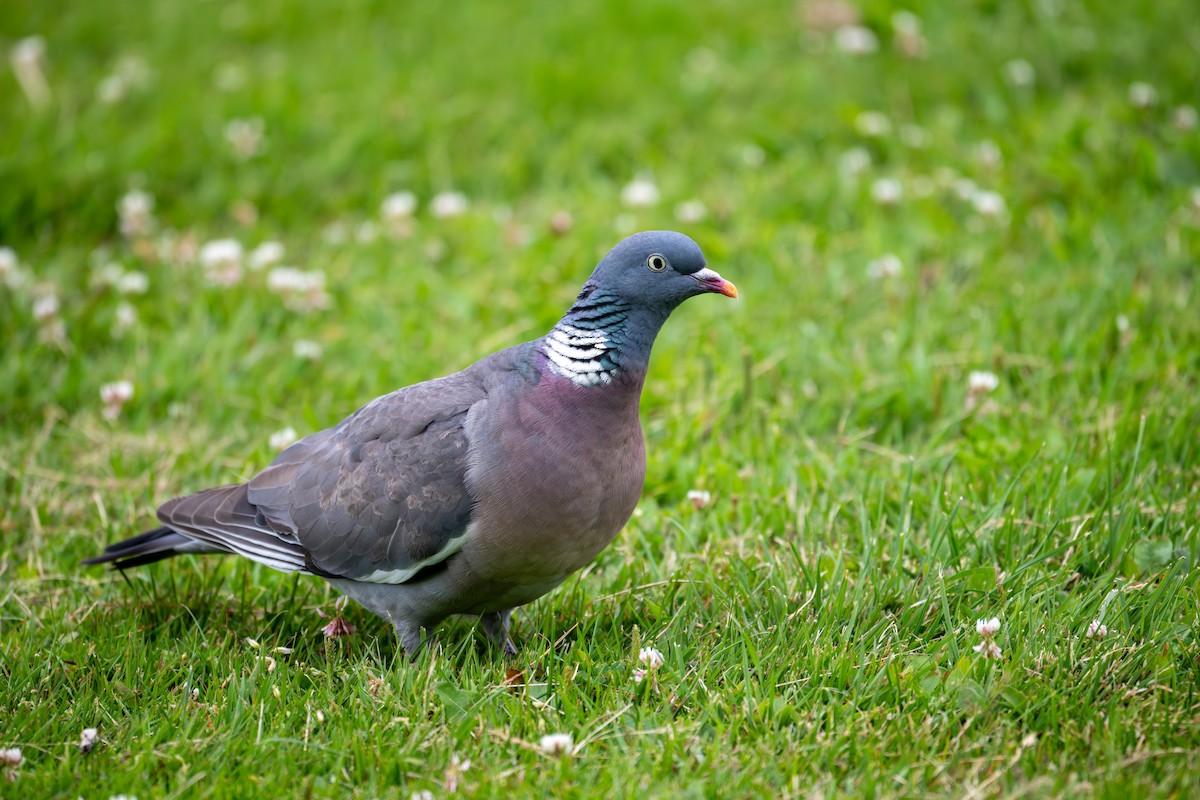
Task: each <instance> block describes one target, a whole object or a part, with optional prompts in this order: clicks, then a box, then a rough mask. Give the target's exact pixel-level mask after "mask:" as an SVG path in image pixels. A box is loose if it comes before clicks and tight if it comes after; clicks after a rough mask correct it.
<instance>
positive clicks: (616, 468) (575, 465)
mask: <svg viewBox="0 0 1200 800" xmlns="http://www.w3.org/2000/svg"><path fill="white" fill-rule="evenodd" d="M634 388H635V389H640V386H638V387H634ZM623 391H624V394H625V396H622V392H623ZM637 394H638V393H637V392H635V393H634V394H633V396H632V397H629V396H628V391H625V390H624V387H619V386H605V387H580V386H576V385H572V384H571V383H570V381H566V380H562V379H558V378H553V377H547V378H544V379H543V380H542V381H541V382H539V383H538V384H537V386H535V387H533V388H532V390H531V391H530V392H528V393H527V394H526V395H524V396H517V397H514V398H511V399H509V400H508V401H505V402H503V403H502V404H501V405H500V406H498V407H494V408H489V409H487V410H486V412H485V415H486V419H485V420H481V421H479V423H477V424H476V425H474V426H473V429H472V437H471V438H472V442H471V448H472V459H471V467H470V469H469V471H468V475H467V485H468V488H469V490H470V491H471V493H472V495H473V496H474V498H475V505H474V509H473V512H472V521H473V524H475V525H476V526H477V527H476V530H477V531H478V533H479V535H478V536H477V537H475V539H474V541H473V542H472V543H471V544H470V546H469V547H468V548H464V555H465V556H466V557H467V558H469V559H470V561H471V562H472V564H473V565H474V568H475V569H476V570H479V571H483V572H486V573H492V574H493V576H495V577H501V578H503V579H504V580H506V581H513V582H516V583H520V582H528V584H529V585H530V586H534V585H543V584H544V585H548V586H549V587H552V586H554V585H557V583H559V582H561V581H562V580H563V579H565V578H566V577H567V576H568V575H570V574H571V573H572V572H574V571H576V570H578V569H580V568H581V567H583V566H584V565H585V564H587V563H588V562H590V561H591V560H592V559H593V558H594V557H595V556H596V554H597V553H599V552H600V551H601V550H603V549H604V548H605V547H606V546H607V545H608V544H609V543H610V542H611V541H612V540H613V538H614V537H615V536H616V535H617V534H618V533H619V532H620V530H621V528H622V527H623V526H624V525H625V523H626V522H627V521H628V519H629V517H630V515H631V514H632V513H633V509H634V507H635V506H636V505H637V502H638V499H639V498H640V496H641V491H642V485H643V482H644V480H645V475H646V457H645V447H644V444H643V440H642V429H641V424H640V422H639V421H638V416H637V400H638V397H637ZM542 591H545V589H543V590H542ZM540 593H541V592H538V594H540ZM535 596H536V595H535ZM529 599H533V598H532V597H531V598H529Z"/></svg>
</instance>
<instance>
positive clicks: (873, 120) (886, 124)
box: [854, 111, 892, 139]
mask: <svg viewBox="0 0 1200 800" xmlns="http://www.w3.org/2000/svg"><path fill="white" fill-rule="evenodd" d="M854 129H855V130H856V131H858V132H859V133H860V134H862V135H863V136H867V137H870V138H872V139H875V138H878V137H880V136H887V135H888V134H889V133H891V132H892V121H891V120H890V119H888V116H887V114H884V113H883V112H882V111H860V112H859V114H858V116H856V117H855V118H854Z"/></svg>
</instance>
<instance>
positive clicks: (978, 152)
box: [975, 139, 1004, 167]
mask: <svg viewBox="0 0 1200 800" xmlns="http://www.w3.org/2000/svg"><path fill="white" fill-rule="evenodd" d="M975 160H976V161H978V162H979V163H980V164H982V165H983V166H985V167H998V166H1000V165H1001V164H1003V163H1004V154H1003V153H1001V152H1000V145H998V144H996V143H995V142H993V141H992V140H991V139H984V140H983V141H982V142H980V143H979V144H977V145H975Z"/></svg>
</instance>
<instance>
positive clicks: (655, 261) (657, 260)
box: [646, 253, 667, 272]
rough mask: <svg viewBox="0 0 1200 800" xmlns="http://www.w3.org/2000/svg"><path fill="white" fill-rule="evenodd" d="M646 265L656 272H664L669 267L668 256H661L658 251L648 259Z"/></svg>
mask: <svg viewBox="0 0 1200 800" xmlns="http://www.w3.org/2000/svg"><path fill="white" fill-rule="evenodd" d="M646 266H647V267H649V268H650V269H652V270H653V271H654V272H662V271H663V270H664V269H666V268H667V258H666V256H660V255H659V254H658V253H655V254H654V255H652V256H650V257H649V258H647V259H646Z"/></svg>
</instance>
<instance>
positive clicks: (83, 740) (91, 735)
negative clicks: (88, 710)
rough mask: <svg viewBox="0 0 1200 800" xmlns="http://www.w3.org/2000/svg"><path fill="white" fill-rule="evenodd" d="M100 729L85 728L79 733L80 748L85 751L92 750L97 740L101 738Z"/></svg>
mask: <svg viewBox="0 0 1200 800" xmlns="http://www.w3.org/2000/svg"><path fill="white" fill-rule="evenodd" d="M99 733H100V732H99V731H97V730H96V729H95V728H84V729H83V732H82V733H80V734H79V749H80V750H81V751H82V752H84V753H90V752H92V748H94V747H95V746H96V740H97V739H98V738H99Z"/></svg>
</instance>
